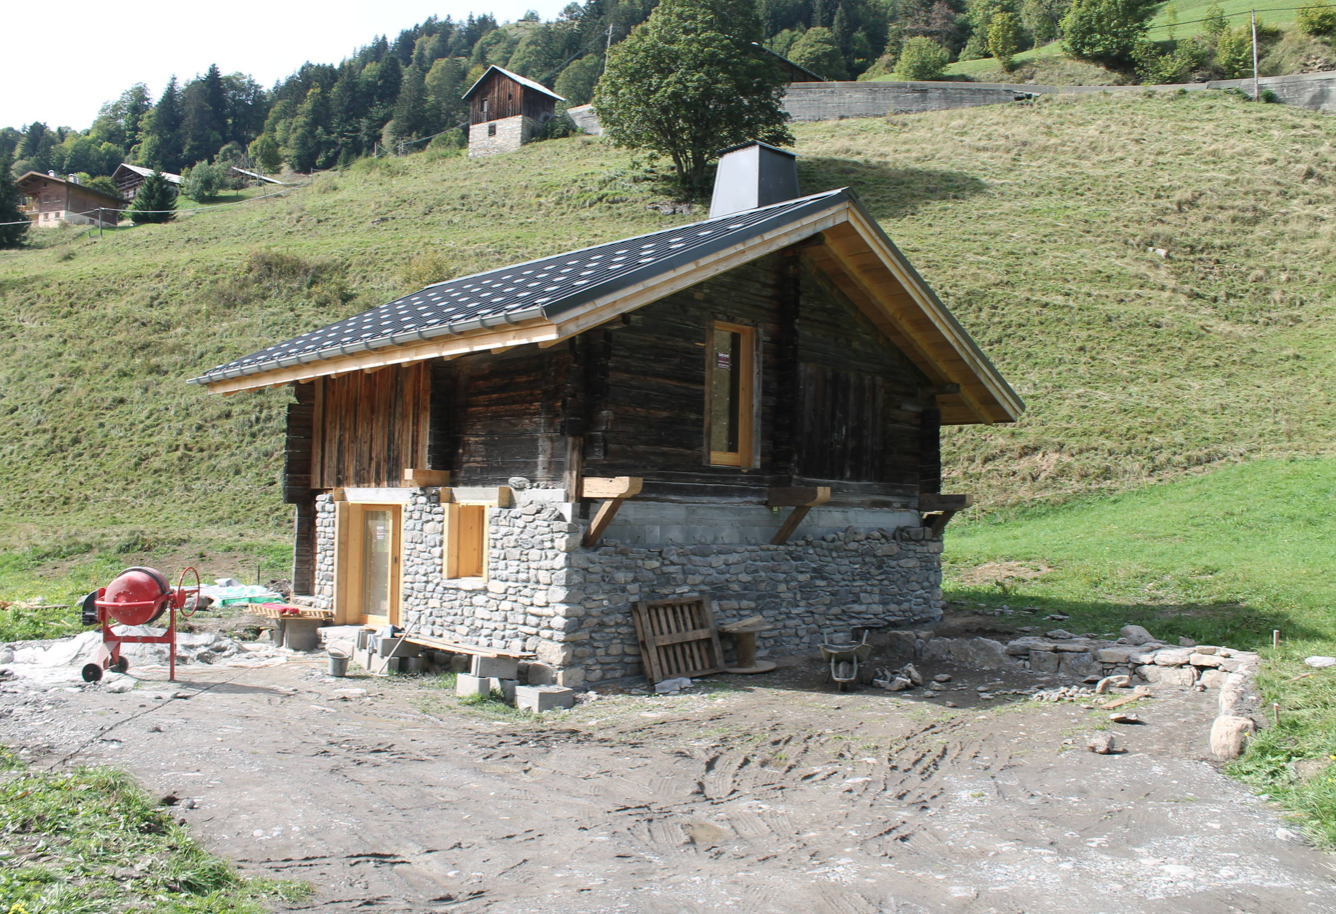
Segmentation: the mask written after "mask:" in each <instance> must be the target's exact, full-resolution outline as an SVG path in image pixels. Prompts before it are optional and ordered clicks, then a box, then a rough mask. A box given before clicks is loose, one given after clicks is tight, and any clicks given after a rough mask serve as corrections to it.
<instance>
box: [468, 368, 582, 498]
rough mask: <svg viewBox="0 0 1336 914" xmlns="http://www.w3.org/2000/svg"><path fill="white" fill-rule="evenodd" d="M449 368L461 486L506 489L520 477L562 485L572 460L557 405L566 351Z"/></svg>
mask: <svg viewBox="0 0 1336 914" xmlns="http://www.w3.org/2000/svg"><path fill="white" fill-rule="evenodd" d="M447 364H448V365H449V372H450V375H449V378H450V379H449V385H450V387H451V388H452V393H451V408H450V417H449V420H448V421H449V425H450V432H449V437H450V441H451V452H452V454H453V462H452V464H451V465H450V466H449V467H444V468H445V469H449V470H451V472H452V473H453V479H454V481H455V483H456V484H458V485H478V486H490V485H505V484H506V482H507V480H509V479H510V477H512V476H522V477H524V478H526V479H529V480H531V481H533V482H536V483H541V484H544V485H560V484H562V479H563V475H564V471H565V467H566V460H567V452H566V450H567V449H566V446H565V445H566V443H565V436H563V434H562V424H561V416H560V405H561V402H562V400H563V399H564V396H563V395H564V394H565V392H566V387H567V377H568V373H569V371H570V369H571V365H572V359H571V356H570V351H569V349H568V348H567V347H560V346H558V347H553V348H551V349H537V348H535V347H524V348H522V349H518V350H516V351H514V352H507V353H502V354H500V355H491V354H480V355H476V356H472V357H470V358H467V359H459V360H458V361H455V362H450V363H447Z"/></svg>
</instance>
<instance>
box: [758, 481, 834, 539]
mask: <svg viewBox="0 0 1336 914" xmlns="http://www.w3.org/2000/svg"><path fill="white" fill-rule="evenodd" d="M828 501H830V486H784V487H780V486H776V487H772V488H770V489H769V490H767V493H766V500H765V503H766V504H767V505H768V506H770V507H771V508H783V507H789V506H792V508H793V510H792V511H790V512H789V516H788V517H786V518H784V523H783V524H781V525H780V527H779V531H778V532H776V533H775V536H774V538H773V539H772V540H770V545H772V546H783V545H784V544H785V543H787V542H788V541H789V537H790V536H792V535H793V531H794V530H797V529H798V525H799V524H801V523H802V522H803V518H804V517H806V516H807V512H808V511H811V510H812V509H813V508H815V507H816V506H817V505H824V504H825V503H826V502H828Z"/></svg>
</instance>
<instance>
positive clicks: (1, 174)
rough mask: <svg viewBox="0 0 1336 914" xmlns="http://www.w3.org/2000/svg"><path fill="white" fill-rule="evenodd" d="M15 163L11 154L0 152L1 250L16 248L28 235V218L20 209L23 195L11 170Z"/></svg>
mask: <svg viewBox="0 0 1336 914" xmlns="http://www.w3.org/2000/svg"><path fill="white" fill-rule="evenodd" d="M12 167H13V163H12V161H11V159H10V157H9V153H7V152H4V151H3V150H0V248H16V247H19V246H20V245H22V244H23V242H24V240H25V239H26V238H27V235H28V226H29V225H30V224H31V223H29V221H28V216H27V215H26V214H25V213H24V212H23V210H21V209H20V208H19V207H20V206H21V205H22V203H23V194H22V193H21V192H20V191H19V188H18V185H17V184H16V183H15V181H14V176H13V174H11V173H10V169H11V168H12Z"/></svg>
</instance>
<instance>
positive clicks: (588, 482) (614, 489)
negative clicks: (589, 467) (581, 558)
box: [580, 476, 645, 548]
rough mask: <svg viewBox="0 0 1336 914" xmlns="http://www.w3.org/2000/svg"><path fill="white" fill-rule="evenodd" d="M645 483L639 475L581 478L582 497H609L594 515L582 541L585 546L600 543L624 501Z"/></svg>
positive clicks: (637, 491)
mask: <svg viewBox="0 0 1336 914" xmlns="http://www.w3.org/2000/svg"><path fill="white" fill-rule="evenodd" d="M644 484H645V480H644V479H642V478H641V477H639V476H611V477H606V476H605V477H595V476H586V477H584V478H583V479H581V480H580V497H581V498H603V499H607V500H606V501H604V502H603V504H602V505H600V506H599V509H598V513H597V514H595V515H594V521H593V523H591V524H590V525H589V529H588V530H586V531H585V535H584V540H583V543H582V545H584V546H585V548H592V547H594V546H597V545H598V541H599V540H601V539H602V538H603V531H605V530H607V529H608V524H610V523H612V519H613V518H614V517H616V516H617V511H618V509H620V508H621V506H622V502H624V501H626V499H628V498H632V497H634V496H636V495H639V494H640V489H641V487H642V486H644Z"/></svg>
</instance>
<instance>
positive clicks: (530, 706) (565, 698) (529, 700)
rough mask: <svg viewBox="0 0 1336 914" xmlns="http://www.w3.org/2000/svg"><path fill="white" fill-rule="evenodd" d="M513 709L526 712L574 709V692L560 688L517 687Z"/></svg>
mask: <svg viewBox="0 0 1336 914" xmlns="http://www.w3.org/2000/svg"><path fill="white" fill-rule="evenodd" d="M515 707H517V708H520V709H521V710H527V711H540V712H541V711H553V710H556V709H558V708H573V707H575V690H574V689H566V688H562V687H561V686H517V687H516V688H515Z"/></svg>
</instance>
